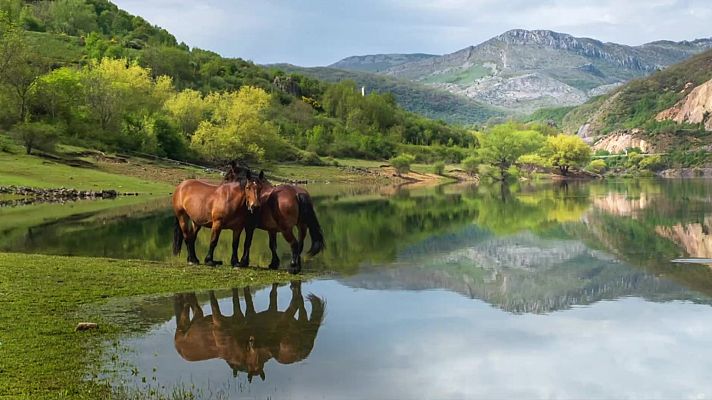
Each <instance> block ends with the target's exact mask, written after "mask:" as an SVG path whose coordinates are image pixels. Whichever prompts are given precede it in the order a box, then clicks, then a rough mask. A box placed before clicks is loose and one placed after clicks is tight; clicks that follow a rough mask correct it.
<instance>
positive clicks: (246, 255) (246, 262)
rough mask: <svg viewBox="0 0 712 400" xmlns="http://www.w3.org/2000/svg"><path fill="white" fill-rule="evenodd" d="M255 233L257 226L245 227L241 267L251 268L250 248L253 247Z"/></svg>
mask: <svg viewBox="0 0 712 400" xmlns="http://www.w3.org/2000/svg"><path fill="white" fill-rule="evenodd" d="M254 233H255V226H254V225H252V224H248V225H246V226H245V243H244V244H243V245H242V259H240V267H249V266H250V247H251V246H252V235H254Z"/></svg>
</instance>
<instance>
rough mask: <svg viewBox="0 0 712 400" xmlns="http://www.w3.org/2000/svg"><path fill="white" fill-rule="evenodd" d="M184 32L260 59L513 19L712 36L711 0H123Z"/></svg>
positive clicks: (299, 57) (301, 56) (477, 32)
mask: <svg viewBox="0 0 712 400" xmlns="http://www.w3.org/2000/svg"><path fill="white" fill-rule="evenodd" d="M116 3H117V4H118V5H119V6H120V7H122V8H124V9H127V10H128V11H130V12H132V13H135V14H138V15H141V16H143V17H144V18H146V19H148V20H149V21H151V22H152V23H154V24H157V25H160V26H162V27H164V28H166V29H168V30H169V31H170V32H172V33H174V34H175V35H176V36H177V37H178V39H179V40H181V41H185V42H186V43H188V44H189V45H191V46H197V47H201V48H206V49H209V50H214V51H217V52H220V53H221V54H223V55H225V56H235V57H242V58H247V59H251V60H254V61H256V62H259V63H273V62H290V63H294V64H299V65H307V66H311V65H325V64H330V63H332V62H334V61H337V60H338V59H340V58H342V57H346V56H349V55H355V54H371V53H388V52H398V53H401V52H402V53H407V52H428V53H436V54H443V53H449V52H452V51H456V50H458V49H461V48H463V47H466V46H469V45H474V44H478V43H480V42H482V41H484V40H487V39H488V38H490V37H492V36H495V35H498V34H500V33H502V32H504V31H507V30H509V29H513V28H524V29H551V30H555V31H559V32H565V33H570V34H573V35H576V36H586V37H592V38H595V39H599V40H602V41H611V42H617V43H624V44H632V45H636V44H642V43H645V42H650V41H654V40H660V39H670V40H686V39H694V38H700V37H710V36H712V28H710V24H709V20H710V18H712V4H710V2H709V1H708V0H629V1H625V2H621V1H618V0H544V1H536V2H533V1H529V0H511V1H507V2H502V1H496V0H432V1H428V2H422V1H415V0H380V1H379V0H362V1H345V0H311V1H309V0H263V1H252V2H248V1H245V0H236V1H230V0H206V1H200V2H195V1H185V0H157V1H150V2H148V1H142V0H140V1H139V0H117V1H116Z"/></svg>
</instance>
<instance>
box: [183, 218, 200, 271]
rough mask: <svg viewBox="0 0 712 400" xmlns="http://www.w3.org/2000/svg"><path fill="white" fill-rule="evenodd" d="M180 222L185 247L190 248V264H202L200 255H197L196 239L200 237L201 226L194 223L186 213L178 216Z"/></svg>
mask: <svg viewBox="0 0 712 400" xmlns="http://www.w3.org/2000/svg"><path fill="white" fill-rule="evenodd" d="M178 224H179V225H180V230H181V232H183V240H185V247H187V248H188V264H195V265H198V264H200V261H199V260H198V256H196V255H195V240H196V239H197V238H198V231H200V226H199V225H196V224H194V223H193V222H192V221H191V220H190V218H189V217H188V215H185V214H184V215H181V216H180V217H178Z"/></svg>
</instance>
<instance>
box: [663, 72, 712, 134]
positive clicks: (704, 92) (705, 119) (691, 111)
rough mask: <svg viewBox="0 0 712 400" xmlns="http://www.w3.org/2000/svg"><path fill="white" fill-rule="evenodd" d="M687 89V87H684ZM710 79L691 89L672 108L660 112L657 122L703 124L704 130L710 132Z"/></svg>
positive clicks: (711, 109)
mask: <svg viewBox="0 0 712 400" xmlns="http://www.w3.org/2000/svg"><path fill="white" fill-rule="evenodd" d="M685 87H686V88H687V85H686V86H685ZM711 115H712V79H710V80H709V81H707V82H705V83H703V84H701V85H699V86H697V87H696V88H694V89H692V91H691V92H690V94H688V95H687V96H685V98H683V99H682V100H680V101H679V102H678V103H677V104H675V105H674V106H672V107H670V108H668V109H667V110H663V111H661V112H660V113H659V114H658V115H657V116H656V117H655V119H656V120H657V121H666V120H672V121H675V122H677V123H688V124H700V123H704V127H705V130H707V131H712V116H711Z"/></svg>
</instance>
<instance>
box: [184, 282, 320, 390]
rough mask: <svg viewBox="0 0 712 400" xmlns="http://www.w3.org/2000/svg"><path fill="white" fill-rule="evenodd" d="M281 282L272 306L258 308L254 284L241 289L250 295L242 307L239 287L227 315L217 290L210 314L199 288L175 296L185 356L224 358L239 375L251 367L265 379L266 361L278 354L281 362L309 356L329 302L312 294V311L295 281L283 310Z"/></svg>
mask: <svg viewBox="0 0 712 400" xmlns="http://www.w3.org/2000/svg"><path fill="white" fill-rule="evenodd" d="M277 288H278V285H277V284H274V285H272V288H271V290H270V293H269V306H268V308H267V309H266V310H264V311H260V312H257V311H256V310H255V306H254V303H253V298H252V292H251V290H250V288H249V287H246V288H244V289H242V294H243V298H244V301H245V311H244V313H243V311H242V307H241V305H240V291H241V290H239V289H233V290H232V308H233V309H232V315H231V316H226V315H225V314H224V313H223V311H222V310H221V309H220V305H219V303H218V301H217V298H216V297H215V293H214V292H212V291H211V292H210V294H209V296H210V309H211V315H205V314H204V312H203V309H202V308H201V306H200V305H199V303H198V299H197V296H196V295H195V293H186V294H177V295H175V297H174V310H175V317H176V332H175V339H174V341H175V348H176V351H177V352H178V354H180V356H181V357H182V358H183V359H184V360H186V361H191V362H194V361H205V360H210V359H218V358H219V359H222V360H225V362H226V363H227V364H228V366H229V367H230V369H231V370H232V371H233V375H234V376H237V375H238V373H239V372H245V373H247V377H248V380H249V381H250V382H251V381H252V378H253V377H254V376H259V377H260V378H261V379H262V380H265V371H264V367H265V364H266V363H267V362H268V361H269V360H271V359H274V360H275V361H276V362H278V363H280V364H293V363H297V362H300V361H302V360H305V359H306V358H307V357H309V355H310V354H311V352H312V349H313V348H314V343H315V341H316V337H317V334H318V333H319V328H320V327H321V325H322V323H323V320H324V315H325V308H326V303H325V302H324V300H323V299H321V298H319V297H317V296H315V295H312V294H310V295H309V296H307V300H308V302H309V303H310V305H311V312H310V313H307V310H306V307H305V304H304V297H303V295H302V292H301V282H292V284H291V286H290V288H291V292H292V297H291V300H290V302H289V306H288V307H287V308H286V309H285V310H284V311H279V310H278V307H277V304H278V299H277Z"/></svg>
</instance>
